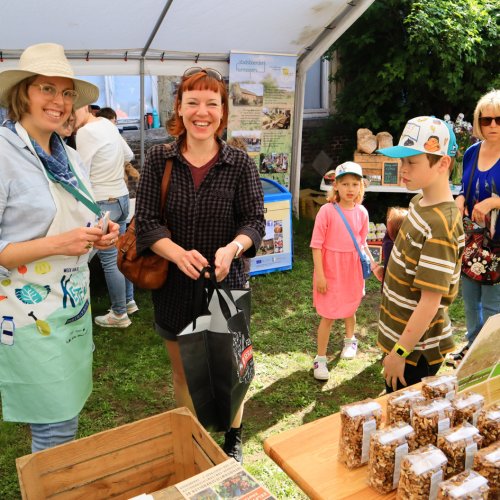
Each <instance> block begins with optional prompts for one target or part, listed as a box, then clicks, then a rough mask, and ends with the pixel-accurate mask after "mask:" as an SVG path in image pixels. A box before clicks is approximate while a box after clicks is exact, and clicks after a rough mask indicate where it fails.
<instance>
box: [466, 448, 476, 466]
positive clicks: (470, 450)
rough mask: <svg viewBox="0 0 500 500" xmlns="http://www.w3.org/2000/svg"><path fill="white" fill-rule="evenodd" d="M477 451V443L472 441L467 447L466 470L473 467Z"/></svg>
mask: <svg viewBox="0 0 500 500" xmlns="http://www.w3.org/2000/svg"><path fill="white" fill-rule="evenodd" d="M476 453H477V443H471V444H468V445H467V446H466V447H465V470H469V469H472V462H473V460H474V455H475V454H476Z"/></svg>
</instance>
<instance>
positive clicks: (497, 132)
mask: <svg viewBox="0 0 500 500" xmlns="http://www.w3.org/2000/svg"><path fill="white" fill-rule="evenodd" d="M473 135H474V136H475V137H478V138H479V139H481V141H480V142H478V143H476V144H474V145H472V146H471V147H470V148H469V149H468V150H467V151H466V152H465V154H464V159H463V172H464V173H463V178H462V191H461V193H460V194H459V195H458V196H457V198H456V200H455V203H456V204H457V207H458V208H459V210H460V211H461V212H462V215H468V216H469V217H470V218H471V219H472V221H473V222H476V223H477V224H479V225H480V226H482V227H488V228H489V229H490V234H491V235H492V237H493V240H494V242H496V244H497V245H500V215H499V212H500V90H492V91H491V92H488V93H487V94H485V95H484V96H483V97H481V98H480V99H479V101H478V103H477V105H476V109H475V111H474V123H473ZM471 174H472V179H471ZM469 184H470V189H468V187H469ZM467 191H469V194H468V196H467ZM466 196H467V199H466ZM464 258H465V254H464ZM462 296H463V300H464V306H465V320H466V325H467V335H466V337H467V344H466V345H465V346H464V347H463V349H462V350H461V351H459V352H457V353H455V354H452V355H451V356H450V358H449V359H448V360H447V363H448V364H449V365H452V366H455V367H456V366H458V364H459V363H460V361H461V360H462V359H463V357H464V356H465V354H466V353H467V351H468V350H469V348H470V346H471V345H472V343H473V342H474V340H475V338H476V337H477V335H478V333H479V332H480V331H481V328H482V327H483V325H484V323H485V322H486V320H487V319H488V318H489V317H490V316H493V315H495V314H498V313H500V283H499V284H496V285H493V286H492V285H483V284H481V282H480V281H474V280H472V279H470V278H468V277H467V276H464V275H463V276H462Z"/></svg>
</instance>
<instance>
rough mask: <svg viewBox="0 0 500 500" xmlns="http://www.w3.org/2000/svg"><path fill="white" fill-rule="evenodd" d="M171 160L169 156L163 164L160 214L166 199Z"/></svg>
mask: <svg viewBox="0 0 500 500" xmlns="http://www.w3.org/2000/svg"><path fill="white" fill-rule="evenodd" d="M172 165H173V160H172V158H169V159H168V160H167V163H166V164H165V171H164V172H163V179H162V180H161V201H160V214H161V213H163V210H164V209H165V202H166V201H167V192H168V186H169V185H170V176H171V174H172Z"/></svg>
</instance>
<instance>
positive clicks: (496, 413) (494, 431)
mask: <svg viewBox="0 0 500 500" xmlns="http://www.w3.org/2000/svg"><path fill="white" fill-rule="evenodd" d="M477 428H478V429H479V432H480V433H481V435H482V436H483V437H484V441H483V447H486V446H489V445H490V444H492V443H494V442H495V441H498V440H499V439H500V403H497V404H494V405H493V406H490V407H489V408H485V409H484V410H481V411H480V412H479V415H478V417H477Z"/></svg>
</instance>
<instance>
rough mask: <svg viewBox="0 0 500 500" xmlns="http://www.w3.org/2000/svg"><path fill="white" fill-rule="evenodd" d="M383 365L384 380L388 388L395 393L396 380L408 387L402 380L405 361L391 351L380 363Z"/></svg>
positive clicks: (403, 379) (396, 387)
mask: <svg viewBox="0 0 500 500" xmlns="http://www.w3.org/2000/svg"><path fill="white" fill-rule="evenodd" d="M382 364H383V365H384V378H385V382H386V384H387V385H388V386H389V387H392V388H393V389H394V390H395V391H397V389H398V380H399V381H400V382H401V383H402V384H403V385H404V386H406V385H408V384H407V383H406V380H405V378H404V373H405V359H404V358H402V357H401V356H399V355H398V354H396V353H395V352H394V351H391V352H390V353H389V354H388V355H387V356H386V357H385V358H384V359H383V361H382Z"/></svg>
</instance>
